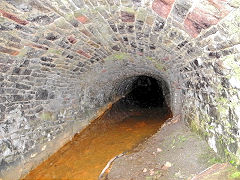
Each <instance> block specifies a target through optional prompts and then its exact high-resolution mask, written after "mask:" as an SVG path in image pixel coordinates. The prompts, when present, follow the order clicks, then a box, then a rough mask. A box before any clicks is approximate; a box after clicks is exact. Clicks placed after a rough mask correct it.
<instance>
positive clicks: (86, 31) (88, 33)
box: [80, 29, 92, 37]
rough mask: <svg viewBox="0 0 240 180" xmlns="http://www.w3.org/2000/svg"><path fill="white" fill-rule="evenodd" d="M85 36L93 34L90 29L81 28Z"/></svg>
mask: <svg viewBox="0 0 240 180" xmlns="http://www.w3.org/2000/svg"><path fill="white" fill-rule="evenodd" d="M80 31H81V32H82V33H83V34H84V35H85V36H88V37H91V36H92V34H91V33H90V32H89V31H88V30H86V29H82V30H80Z"/></svg>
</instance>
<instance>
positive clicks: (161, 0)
mask: <svg viewBox="0 0 240 180" xmlns="http://www.w3.org/2000/svg"><path fill="white" fill-rule="evenodd" d="M174 2H175V0H154V1H153V3H152V9H153V10H154V11H155V12H156V13H157V14H158V15H159V16H161V17H163V18H165V19H166V18H167V17H168V15H169V13H170V11H171V9H172V5H173V3H174Z"/></svg>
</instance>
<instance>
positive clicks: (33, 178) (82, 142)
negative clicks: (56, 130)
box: [24, 109, 171, 180]
mask: <svg viewBox="0 0 240 180" xmlns="http://www.w3.org/2000/svg"><path fill="white" fill-rule="evenodd" d="M107 113H109V112H107ZM107 113H106V114H104V115H103V116H102V117H101V118H98V119H96V120H95V121H94V122H93V123H91V124H90V125H89V126H88V127H87V128H86V129H84V130H83V131H82V132H81V133H79V134H77V135H76V136H75V137H74V138H73V140H72V141H70V142H69V143H67V144H66V145H65V146H63V147H62V148H61V149H60V150H59V151H58V152H56V153H55V154H53V155H52V156H51V157H50V158H49V159H48V160H46V161H45V162H43V163H42V164H40V165H39V166H38V167H37V168H36V169H34V170H33V171H31V172H30V173H29V174H28V175H27V176H26V177H25V178H24V179H26V180H37V179H39V180H40V179H42V180H49V179H58V180H60V179H64V180H67V179H69V180H73V179H78V180H94V179H98V176H99V174H100V173H101V171H102V169H103V168H104V167H105V166H106V164H107V163H108V161H109V160H110V159H111V158H113V157H114V156H116V155H118V154H120V153H122V152H129V151H131V150H132V149H133V148H134V147H135V146H137V145H138V144H139V143H141V142H143V141H144V140H145V139H146V138H147V137H150V136H151V135H153V134H154V133H155V132H156V131H157V130H158V129H159V127H160V126H161V125H162V124H163V122H164V121H165V120H166V119H167V118H169V117H170V116H171V114H170V113H168V114H166V111H165V110H164V111H163V110H162V109H152V110H146V109H141V110H132V111H131V112H129V113H127V117H125V118H124V119H121V117H122V116H121V114H119V115H116V114H115V115H116V116H115V118H113V119H116V117H117V118H119V119H121V121H115V123H109V122H110V121H109V116H107ZM164 114H165V115H164ZM125 115H126V113H125Z"/></svg>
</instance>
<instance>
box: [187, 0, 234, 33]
mask: <svg viewBox="0 0 240 180" xmlns="http://www.w3.org/2000/svg"><path fill="white" fill-rule="evenodd" d="M224 2H225V0H205V6H202V7H196V8H194V9H193V11H192V12H190V13H189V14H188V16H187V17H186V19H185V21H184V27H185V29H186V31H187V33H188V34H190V35H191V36H192V37H197V36H198V34H199V33H200V32H201V31H202V30H203V29H207V28H209V27H211V26H212V25H215V24H217V23H218V22H219V21H220V20H221V19H222V18H224V17H225V16H226V15H227V14H228V13H229V12H230V10H231V7H230V6H229V5H227V4H226V3H224ZM212 9H215V10H212Z"/></svg>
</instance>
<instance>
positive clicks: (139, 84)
mask: <svg viewBox="0 0 240 180" xmlns="http://www.w3.org/2000/svg"><path fill="white" fill-rule="evenodd" d="M122 100H123V101H124V102H125V103H126V104H129V105H133V106H136V107H138V108H154V107H163V106H166V103H165V98H164V94H163V91H162V87H161V82H160V81H158V80H156V79H154V78H152V77H149V76H138V77H137V78H136V79H135V80H134V81H133V83H132V90H131V91H130V92H129V93H128V94H127V95H126V96H125V98H123V99H122Z"/></svg>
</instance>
